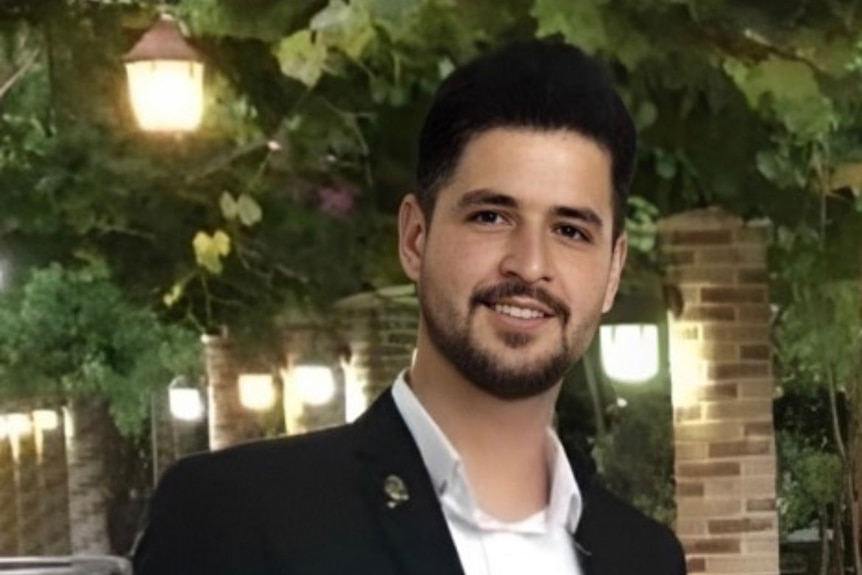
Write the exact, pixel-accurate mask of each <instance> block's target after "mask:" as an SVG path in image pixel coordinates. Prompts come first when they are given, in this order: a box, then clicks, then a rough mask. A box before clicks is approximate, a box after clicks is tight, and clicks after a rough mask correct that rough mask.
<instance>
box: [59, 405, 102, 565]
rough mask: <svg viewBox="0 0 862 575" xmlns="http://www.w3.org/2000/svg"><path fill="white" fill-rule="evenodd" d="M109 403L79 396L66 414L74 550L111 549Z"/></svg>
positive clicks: (70, 529) (93, 550)
mask: <svg viewBox="0 0 862 575" xmlns="http://www.w3.org/2000/svg"><path fill="white" fill-rule="evenodd" d="M108 417H109V416H108V414H107V410H106V408H105V406H104V405H103V404H102V403H100V402H98V401H95V400H88V399H82V398H76V399H74V400H72V401H70V402H69V405H68V408H67V409H66V412H65V415H64V421H65V438H66V460H67V473H68V485H69V491H68V493H69V539H70V543H71V548H72V553H75V554H97V555H98V554H104V553H108V552H109V551H110V540H109V539H108V502H107V496H106V494H107V486H106V484H105V483H106V482H105V464H104V453H103V451H104V438H105V432H104V430H105V425H106V423H107V418H108Z"/></svg>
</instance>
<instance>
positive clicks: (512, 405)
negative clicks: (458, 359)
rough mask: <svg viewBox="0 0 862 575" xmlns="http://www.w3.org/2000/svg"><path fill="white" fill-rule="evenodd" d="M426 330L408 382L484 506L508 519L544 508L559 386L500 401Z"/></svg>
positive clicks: (483, 507)
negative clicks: (427, 335) (455, 362)
mask: <svg viewBox="0 0 862 575" xmlns="http://www.w3.org/2000/svg"><path fill="white" fill-rule="evenodd" d="M423 335H424V334H422V333H421V332H420V336H419V345H418V348H417V354H416V361H415V362H414V364H413V366H412V368H411V370H410V375H409V382H410V386H411V388H412V389H413V392H414V394H415V395H416V397H417V398H418V399H419V401H420V402H421V403H422V405H423V406H424V407H425V409H426V410H427V411H428V413H429V414H430V415H431V417H432V418H433V419H434V421H435V422H436V423H437V425H438V426H439V427H440V428H441V429H442V430H443V433H444V434H445V435H446V437H447V438H448V439H449V441H450V442H451V443H452V445H453V446H454V447H455V449H456V450H457V451H458V454H459V456H460V457H461V460H462V462H463V464H464V467H465V470H466V473H467V477H468V479H469V481H470V486H471V488H472V490H473V495H474V497H476V499H477V501H478V503H479V506H480V507H481V508H482V509H483V511H485V512H486V513H489V514H490V515H492V516H495V517H497V518H498V519H501V520H508V521H512V520H517V519H523V518H525V517H528V516H529V515H532V514H534V513H536V512H537V511H539V510H541V509H543V508H544V507H545V506H546V505H547V503H548V497H549V487H550V477H549V475H550V474H549V469H548V464H547V448H548V446H547V429H548V426H549V425H550V424H551V420H552V417H553V413H554V404H555V401H556V398H557V395H558V393H559V387H560V386H559V384H558V385H556V386H554V387H553V388H552V389H551V390H549V391H548V392H546V393H544V394H541V395H538V396H535V397H530V398H527V399H521V400H514V401H511V400H503V399H499V398H497V397H494V396H492V395H490V394H488V393H487V392H485V391H483V390H481V389H479V388H478V387H477V386H475V385H474V384H473V383H471V382H470V381H467V380H466V379H465V378H464V377H463V376H462V375H461V374H460V372H458V371H457V370H456V369H455V368H454V366H452V364H451V363H449V361H448V360H447V359H445V358H444V357H442V356H441V355H440V354H439V352H438V351H437V350H436V348H434V347H433V346H432V345H431V344H430V342H429V341H428V340H427V338H425V337H423ZM423 340H424V341H423Z"/></svg>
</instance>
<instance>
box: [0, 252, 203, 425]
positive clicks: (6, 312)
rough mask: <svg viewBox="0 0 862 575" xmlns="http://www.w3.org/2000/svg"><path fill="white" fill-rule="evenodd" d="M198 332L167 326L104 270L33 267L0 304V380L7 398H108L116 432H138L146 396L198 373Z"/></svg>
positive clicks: (102, 268) (147, 403)
mask: <svg viewBox="0 0 862 575" xmlns="http://www.w3.org/2000/svg"><path fill="white" fill-rule="evenodd" d="M196 339H197V338H196V337H195V336H194V334H191V333H189V332H187V331H185V330H181V329H178V328H175V327H167V326H164V325H162V324H161V323H160V322H159V321H158V318H156V316H155V315H154V314H153V312H152V311H150V310H148V309H146V308H143V307H141V306H140V305H137V304H135V303H133V302H132V301H130V300H129V299H128V298H127V297H126V296H125V295H124V294H123V293H122V292H121V291H120V290H119V289H118V288H117V286H116V285H115V284H114V283H112V281H111V279H110V278H109V276H108V273H107V270H106V269H105V268H104V267H101V266H88V267H86V268H81V269H76V270H73V269H66V268H63V267H61V266H59V265H52V266H49V267H46V268H41V269H36V270H34V271H33V272H32V274H31V276H30V278H29V280H28V281H27V282H26V283H25V284H23V285H22V286H21V287H20V289H14V290H10V291H9V292H7V293H4V294H3V296H2V300H0V365H2V371H0V375H2V378H0V381H2V393H3V394H4V395H7V396H10V395H11V396H15V397H21V396H31V395H35V396H39V397H40V398H43V399H45V398H54V400H55V401H58V402H61V401H64V400H65V399H66V398H67V397H70V396H79V397H87V396H94V395H96V396H100V397H103V398H106V399H107V400H108V401H109V403H110V407H111V412H112V414H113V416H114V418H115V421H116V423H117V426H118V427H119V429H120V430H121V431H123V432H126V433H132V432H135V431H137V430H138V429H139V427H140V425H141V424H142V422H143V419H144V417H145V415H146V413H147V411H146V410H147V407H148V405H149V392H150V390H154V389H157V388H160V387H163V386H164V385H165V384H166V382H168V381H170V378H171V377H172V376H173V375H175V374H176V373H186V372H189V371H191V372H192V373H195V372H197V371H198V370H199V367H198V365H199V363H200V361H199V359H198V358H197V357H196V356H197V355H198V354H199V353H200V352H199V348H198V343H197V341H196Z"/></svg>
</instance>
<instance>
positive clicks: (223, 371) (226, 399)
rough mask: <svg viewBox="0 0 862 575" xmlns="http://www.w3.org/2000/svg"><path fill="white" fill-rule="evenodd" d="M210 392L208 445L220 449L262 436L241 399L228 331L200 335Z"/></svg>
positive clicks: (253, 417) (258, 426)
mask: <svg viewBox="0 0 862 575" xmlns="http://www.w3.org/2000/svg"><path fill="white" fill-rule="evenodd" d="M202 342H203V346H204V361H205V364H206V372H207V390H208V394H209V398H208V402H207V405H208V406H209V439H210V441H209V444H210V449H222V448H224V447H229V446H231V445H236V444H237V443H243V442H245V441H249V440H252V439H256V438H259V437H261V435H262V431H261V428H260V425H259V422H258V419H257V415H256V414H255V413H254V412H252V411H250V410H248V409H246V408H244V407H243V406H242V404H241V403H240V398H239V385H238V383H237V380H238V377H239V372H238V369H237V365H236V358H235V357H234V350H233V346H232V345H231V342H230V338H228V337H227V335H219V336H215V335H205V336H203V338H202Z"/></svg>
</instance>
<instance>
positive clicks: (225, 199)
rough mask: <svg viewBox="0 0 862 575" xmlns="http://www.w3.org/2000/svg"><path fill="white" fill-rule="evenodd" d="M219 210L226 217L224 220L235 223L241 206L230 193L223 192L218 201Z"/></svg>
mask: <svg viewBox="0 0 862 575" xmlns="http://www.w3.org/2000/svg"><path fill="white" fill-rule="evenodd" d="M218 205H219V208H220V209H221V214H222V215H223V216H224V219H226V220H228V221H233V220H235V219H236V216H237V213H238V210H239V206H238V205H237V202H236V200H235V199H234V198H233V196H232V195H230V192H223V193H222V195H221V197H220V198H219V201H218Z"/></svg>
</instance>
